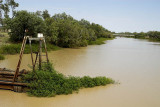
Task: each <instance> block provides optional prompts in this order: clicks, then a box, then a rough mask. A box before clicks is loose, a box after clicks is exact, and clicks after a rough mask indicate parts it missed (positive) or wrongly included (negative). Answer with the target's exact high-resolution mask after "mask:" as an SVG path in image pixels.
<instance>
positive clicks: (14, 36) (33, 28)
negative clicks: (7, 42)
mask: <svg viewBox="0 0 160 107" xmlns="http://www.w3.org/2000/svg"><path fill="white" fill-rule="evenodd" d="M5 23H6V24H7V29H10V30H11V32H10V33H9V35H10V39H11V40H12V41H14V42H17V41H20V40H22V39H23V37H24V35H25V30H26V29H28V32H27V34H26V35H29V36H33V37H36V36H37V33H44V32H45V29H46V26H45V23H44V21H43V20H42V18H40V17H39V16H37V15H36V14H35V13H29V12H27V11H18V12H16V13H15V17H14V18H13V19H9V18H8V19H5Z"/></svg>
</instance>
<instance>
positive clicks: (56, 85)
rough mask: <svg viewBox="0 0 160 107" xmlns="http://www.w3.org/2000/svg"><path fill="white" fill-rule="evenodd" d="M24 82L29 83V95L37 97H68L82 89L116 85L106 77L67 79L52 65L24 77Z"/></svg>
mask: <svg viewBox="0 0 160 107" xmlns="http://www.w3.org/2000/svg"><path fill="white" fill-rule="evenodd" d="M23 81H24V82H26V83H28V88H29V90H28V91H27V93H28V95H30V96H36V97H53V96H56V95H61V94H65V95H67V94H72V93H73V92H78V91H79V89H81V88H89V87H95V86H105V85H107V84H113V83H115V82H114V80H112V79H111V78H106V77H95V78H91V77H89V76H84V77H82V78H80V77H73V76H69V77H67V76H64V75H63V74H61V73H58V72H57V71H56V70H54V69H53V67H52V64H44V65H43V67H42V69H41V70H36V71H35V72H30V73H28V74H26V75H24V77H23Z"/></svg>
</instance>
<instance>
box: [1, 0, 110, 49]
mask: <svg viewBox="0 0 160 107" xmlns="http://www.w3.org/2000/svg"><path fill="white" fill-rule="evenodd" d="M18 6H19V4H18V3H16V2H15V1H14V0H5V1H3V0H0V14H1V17H0V19H1V22H0V24H1V26H2V27H3V29H5V30H7V31H9V33H8V34H9V35H10V40H11V41H12V42H20V41H22V39H23V37H24V36H25V35H29V36H32V37H36V36H37V33H43V34H44V35H45V37H46V39H47V41H48V42H50V43H52V44H54V45H57V46H60V47H69V48H74V47H82V46H87V45H88V41H95V40H96V39H98V38H102V37H103V38H112V37H113V36H112V33H111V32H110V31H109V30H107V29H105V28H104V27H103V26H101V25H99V24H95V23H90V22H89V21H87V20H85V19H81V20H76V19H74V18H73V17H72V16H70V15H67V14H66V13H61V14H55V15H53V16H51V15H50V14H49V12H48V11H47V10H44V11H37V12H28V11H24V10H21V11H15V8H16V7H18ZM10 11H11V12H12V16H10V15H9V12H10ZM26 30H27V31H28V32H25V31H26Z"/></svg>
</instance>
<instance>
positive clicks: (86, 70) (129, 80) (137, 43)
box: [0, 38, 160, 107]
mask: <svg viewBox="0 0 160 107" xmlns="http://www.w3.org/2000/svg"><path fill="white" fill-rule="evenodd" d="M154 44H159V43H155V42H148V41H146V40H138V39H132V38H117V39H115V40H112V41H107V43H106V44H104V45H100V46H88V47H86V48H81V49H62V50H59V51H54V52H49V59H50V60H51V61H52V62H53V64H54V66H55V69H56V70H58V71H59V72H61V73H63V74H65V75H74V76H84V75H89V76H92V77H94V76H106V77H112V78H113V79H115V80H116V81H119V82H120V84H119V85H108V86H105V87H95V88H89V89H81V90H80V91H79V93H78V94H76V93H75V94H71V95H60V96H56V97H53V98H35V97H28V96H27V95H26V94H21V93H14V92H11V91H6V90H0V104H1V106H2V107H10V106H12V107H21V106H23V107H31V106H32V107H53V106H54V107H82V106H84V107H90V106H91V107H97V106H101V107H160V102H159V100H160V91H159V90H160V78H159V77H160V65H159V64H160V63H159V61H160V45H154ZM17 59H18V55H12V56H7V59H6V60H4V61H0V67H6V68H10V69H15V67H16V65H17ZM28 64H31V60H30V55H24V57H23V62H22V68H27V69H29V68H28V66H27V65H28Z"/></svg>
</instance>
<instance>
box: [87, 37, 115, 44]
mask: <svg viewBox="0 0 160 107" xmlns="http://www.w3.org/2000/svg"><path fill="white" fill-rule="evenodd" d="M113 39H114V38H98V39H96V40H95V41H87V42H88V45H102V44H105V41H106V40H113Z"/></svg>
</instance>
